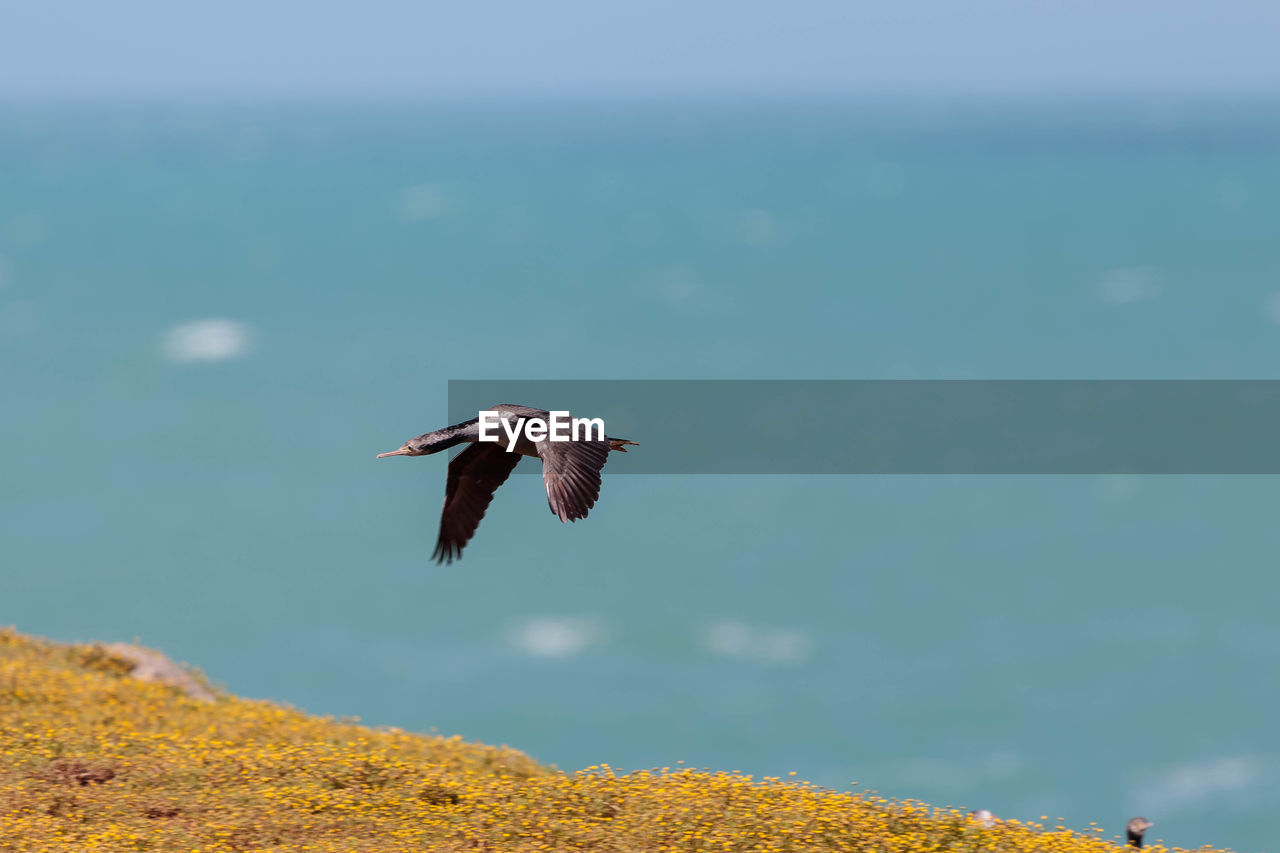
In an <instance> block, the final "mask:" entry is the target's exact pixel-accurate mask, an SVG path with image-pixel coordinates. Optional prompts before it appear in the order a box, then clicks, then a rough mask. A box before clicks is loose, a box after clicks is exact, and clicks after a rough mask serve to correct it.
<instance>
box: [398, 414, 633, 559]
mask: <svg viewBox="0 0 1280 853" xmlns="http://www.w3.org/2000/svg"><path fill="white" fill-rule="evenodd" d="M489 411H491V412H496V413H497V417H498V419H500V420H501V421H503V422H505V424H506V425H505V426H502V425H501V424H500V425H499V428H498V429H496V430H492V429H491V434H495V435H497V436H499V438H500V440H498V441H481V439H480V419H479V418H472V419H471V420H469V421H463V422H462V423H460V424H454V425H453V426H447V427H444V428H443V429H438V430H435V431H434V432H428V433H425V434H423V435H420V436H418V437H417V438H411V439H409V440H408V441H406V442H405V443H404V445H403V446H401V448H400V449H399V450H392V451H390V452H388V453H379V454H378V458H379V459H381V458H383V457H384V456H426V455H429V454H431V453H439V452H440V451H441V450H445V449H447V448H450V447H453V446H455V445H458V444H464V443H470V447H468V448H467V449H466V450H463V451H462V452H461V453H459V454H458V455H457V456H455V457H454V458H453V460H452V461H451V462H450V463H449V474H448V477H447V478H446V479H445V487H444V509H443V510H442V511H441V513H440V536H439V538H438V539H437V540H436V549H435V551H434V552H433V553H432V554H431V556H432V558H433V559H434V560H436V562H438V563H452V562H453V561H454V560H455V559H459V558H461V556H462V548H463V546H465V545H466V544H467V542H468V541H469V540H470V539H471V537H472V536H473V535H474V534H475V532H476V528H477V527H478V526H479V525H480V519H482V518H484V513H485V510H487V509H488V508H489V503H490V501H492V500H493V493H494V492H495V491H497V489H498V487H499V486H501V485H502V484H503V483H504V482H506V479H507V477H509V476H511V472H512V471H514V470H515V467H516V465H517V464H519V462H520V457H522V456H532V457H534V458H536V459H541V460H542V483H543V485H544V486H545V487H546V489H547V503H548V504H549V505H550V506H551V513H552V515H556V516H559V518H560V521H561V522H565V521H577V520H578V519H579V518H586V517H587V512H588V510H590V509H591V507H593V506H595V503H596V499H597V498H599V497H600V469H601V468H603V467H604V463H605V462H606V461H607V460H608V458H609V451H611V450H617V451H620V452H622V453H626V452H627V448H626V445H629V444H630V445H636V442H634V441H627V440H626V439H625V438H609V437H608V436H603V437H595V438H590V437H589V436H591V435H592V432H591V431H590V430H588V432H587V433H586V436H582V435H580V434H579V435H574V436H573V439H574V440H571V441H551V440H549V439H548V438H543V439H541V440H531V439H530V438H529V436H528V434H527V432H526V430H525V429H524V428H523V427H524V422H525V421H530V420H534V419H537V420H540V421H542V422H543V423H549V422H550V420H551V417H550V416H551V413H550V412H549V411H547V410H546V409H535V408H532V407H530V406H518V405H515V404H512V403H502V404H500V405H497V406H493V407H492V408H491V409H489ZM490 426H491V427H492V424H491V425H490ZM597 432H603V430H599V431H597ZM513 433H514V434H515V436H516V437H515V438H514V439H512V438H510V436H511V435H512V434H513ZM636 446H638V445H636ZM511 451H514V452H511Z"/></svg>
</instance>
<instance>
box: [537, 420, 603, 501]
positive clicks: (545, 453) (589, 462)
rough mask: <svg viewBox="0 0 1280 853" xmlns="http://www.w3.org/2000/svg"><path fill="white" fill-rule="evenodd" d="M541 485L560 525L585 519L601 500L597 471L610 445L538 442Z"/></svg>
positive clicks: (579, 442) (600, 442) (583, 442)
mask: <svg viewBox="0 0 1280 853" xmlns="http://www.w3.org/2000/svg"><path fill="white" fill-rule="evenodd" d="M538 455H539V456H541V457H542V484H543V485H544V486H545V487H546V489H547V504H548V505H549V506H550V507H551V513H552V515H556V516H558V517H559V518H560V520H561V521H577V520H578V519H580V518H586V517H587V512H588V511H589V510H590V509H591V508H592V507H593V506H595V504H596V499H597V498H599V497H600V469H602V468H603V467H604V463H605V462H606V461H607V460H608V458H609V442H608V440H604V441H540V442H538Z"/></svg>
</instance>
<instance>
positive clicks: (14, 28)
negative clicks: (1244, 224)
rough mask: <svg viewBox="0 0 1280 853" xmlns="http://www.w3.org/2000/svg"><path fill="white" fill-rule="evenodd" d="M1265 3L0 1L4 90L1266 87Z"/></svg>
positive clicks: (1271, 82) (1277, 68)
mask: <svg viewBox="0 0 1280 853" xmlns="http://www.w3.org/2000/svg"><path fill="white" fill-rule="evenodd" d="M1278 37H1280V3H1278V2H1274V0H1265V2H1248V0H1217V2H1189V0H1128V2H1118V0H1062V2H1051V1H1050V0H883V2H877V3H862V2H848V1H847V0H845V2H842V0H810V2H799V3H781V2H761V1H760V0H738V2H733V3H729V2H702V3H696V2H694V3H691V2H688V0H684V1H683V2H676V1H675V0H647V2H644V3H621V2H608V0H541V2H536V3H534V2H522V3H509V2H508V3H492V2H490V3H460V2H452V3H447V4H446V3H435V2H402V0H366V2H360V3H354V2H345V3H336V2H328V0H275V2H261V0H259V2H243V0H217V2H209V0H183V2H173V0H120V2H112V3H98V2H57V0H48V2H27V3H24V4H21V5H19V4H17V3H14V2H8V3H4V4H0V97H5V98H9V99H11V98H37V99H40V98H46V97H58V98H64V97H72V98H95V97H101V96H130V97H152V96H157V95H159V96H166V95H178V96H184V97H200V96H211V97H277V96H304V97H331V96H334V97H351V96H356V97H364V96H371V95H372V96H406V95H407V96H422V95H446V96H458V95H463V96H467V95H478V94H484V95H533V96H545V95H639V96H645V95H669V94H735V95H747V96H750V95H793V94H831V93H900V92H910V93H936V94H1007V93H1015V94H1017V93H1022V94H1025V93H1069V94H1082V93H1088V94H1097V93H1115V92H1143V93H1149V92H1157V93H1172V94H1189V93H1206V92H1221V91H1244V92H1255V93H1256V92H1260V91H1261V92H1268V93H1275V92H1280V50H1277V49H1276V44H1277V39H1278Z"/></svg>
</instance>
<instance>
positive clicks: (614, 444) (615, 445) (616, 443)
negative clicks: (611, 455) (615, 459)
mask: <svg viewBox="0 0 1280 853" xmlns="http://www.w3.org/2000/svg"><path fill="white" fill-rule="evenodd" d="M624 444H633V445H635V446H636V447H639V446H640V442H638V441H627V440H626V439H625V438H611V439H609V449H610V450H617V451H619V452H620V453H626V452H627V449H626V448H625V447H623V446H622V445H624Z"/></svg>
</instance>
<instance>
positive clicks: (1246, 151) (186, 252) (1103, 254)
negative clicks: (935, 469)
mask: <svg viewBox="0 0 1280 853" xmlns="http://www.w3.org/2000/svg"><path fill="white" fill-rule="evenodd" d="M1278 224H1280V104H1277V103H1258V102H1255V103H1243V102H1242V103H1231V104H1200V105H1180V104H1176V103H1168V102H1162V103H1144V102H1133V103H1119V102H1117V103H1113V104H1088V103H1075V104H1056V105H1054V104H1049V105H1045V104H1040V105H1026V104H1024V105H1018V104H1007V105H999V104H967V105H945V104H923V103H916V104H896V105H895V104H889V103H811V104H805V105H781V104H775V105H751V104H719V105H718V104H693V103H689V104H647V105H639V104H638V105H631V106H625V107H624V106H616V105H615V106H603V105H589V104H580V105H535V104H523V105H505V106H504V105H498V104H493V105H488V106H483V107H460V106H456V105H454V106H448V105H419V106H409V105H405V106H399V107H391V106H383V107H376V108H373V107H370V108H354V107H352V108H342V107H322V106H282V107H278V108H276V107H266V106H262V107H253V108H249V107H245V108H231V107H227V108H195V107H161V106H156V107H137V106H134V107H119V108H111V107H105V106H99V107H82V108H76V107H60V108H52V107H47V108H46V107H18V106H12V105H10V106H6V107H3V108H0V390H2V391H3V400H4V408H3V412H4V416H3V418H0V471H2V472H3V479H2V480H0V541H3V543H4V544H3V556H2V557H0V623H9V624H14V625H16V626H17V627H18V628H20V629H21V630H24V631H28V632H34V633H38V634H43V635H47V636H51V637H55V638H59V639H68V640H89V639H101V640H130V639H133V638H138V639H140V640H141V641H142V642H144V643H146V644H149V645H152V646H156V647H159V648H161V649H164V650H165V651H166V652H168V653H169V654H171V655H173V656H174V657H176V658H178V659H181V660H186V661H189V662H192V663H194V664H196V665H198V666H200V667H202V668H203V669H204V670H205V671H206V672H207V673H208V674H209V675H210V676H211V677H212V679H213V680H214V681H216V682H219V683H222V684H224V685H225V686H226V687H228V688H229V689H231V690H233V691H235V692H237V693H240V694H243V695H247V696H255V697H267V698H272V699H276V700H280V701H284V702H288V703H291V704H294V705H297V706H300V707H302V708H305V709H307V710H309V711H313V712H317V713H325V714H337V715H359V716H360V717H361V718H363V719H364V720H365V721H367V722H370V723H376V724H392V725H397V726H402V727H405V728H408V729H416V730H428V729H433V728H434V729H436V730H438V731H440V732H443V733H450V734H452V733H460V734H462V735H464V736H466V737H467V738H470V739H477V740H482V741H487V742H491V743H507V744H511V745H513V746H516V747H519V748H521V749H523V750H526V751H527V752H529V753H531V754H532V755H534V756H536V757H537V758H540V759H542V760H544V761H547V762H551V763H555V764H557V765H559V766H561V767H563V768H566V769H574V768H578V767H582V766H586V765H589V764H595V763H599V762H608V763H610V764H612V765H614V766H616V767H620V768H625V769H630V768H641V767H651V766H662V765H673V764H675V763H676V762H679V761H683V762H685V763H686V764H689V765H695V766H709V767H714V768H719V769H737V770H742V771H744V772H751V773H761V774H769V775H785V774H786V773H787V772H788V771H792V770H794V771H796V772H797V774H798V775H799V776H800V777H802V778H806V779H809V780H812V781H814V782H816V783H819V784H823V785H828V786H832V787H837V788H845V787H848V786H849V785H850V784H852V783H854V782H857V783H859V784H860V785H861V786H862V787H866V788H871V789H875V790H878V791H880V792H881V793H883V794H885V795H889V796H898V797H912V798H920V799H924V800H926V801H929V802H931V803H935V804H938V805H956V806H960V807H964V808H988V809H991V810H992V811H994V812H995V813H996V814H997V815H1000V816H1005V817H1014V818H1019V819H1032V820H1034V819H1038V818H1039V817H1040V816H1041V815H1047V816H1048V817H1049V818H1050V819H1054V818H1058V817H1061V818H1063V819H1064V820H1065V821H1066V823H1067V824H1068V825H1069V826H1073V827H1077V828H1084V827H1086V826H1087V825H1088V823H1089V822H1090V821H1097V822H1098V823H1099V824H1100V825H1102V826H1103V827H1104V828H1105V829H1106V830H1107V834H1113V833H1118V832H1120V831H1121V829H1122V827H1123V823H1124V821H1125V820H1126V819H1127V818H1129V817H1130V816H1132V815H1134V814H1139V813H1141V814H1144V815H1146V816H1147V817H1149V818H1151V819H1152V820H1154V821H1155V822H1156V828H1155V830H1153V832H1152V833H1151V834H1152V836H1154V837H1159V838H1163V839H1165V840H1167V841H1168V842H1170V843H1174V844H1178V845H1181V846H1187V847H1194V846H1196V845H1200V844H1206V843H1211V844H1215V845H1227V846H1232V847H1235V848H1237V849H1239V850H1242V851H1252V850H1263V849H1267V848H1273V849H1274V839H1275V838H1276V837H1277V833H1280V808H1278V806H1280V727H1278V726H1277V725H1276V723H1275V720H1276V718H1277V711H1278V710H1280V677H1277V675H1278V672H1277V667H1278V664H1277V661H1280V617H1278V616H1277V600H1278V599H1280V581H1278V580H1277V573H1276V571H1275V566H1276V555H1277V553H1280V526H1278V525H1277V524H1276V507H1277V506H1278V505H1280V501H1278V499H1280V483H1278V482H1277V481H1276V479H1275V478H1272V477H1209V476H1201V477H1154V476H1153V477H1121V476H1108V477H1101V476H1100V477H1090V476H1077V477H1048V476H1045V477H1030V476H1028V477H926V476H915V477H853V476H845V477H837V476H831V477H781V476H777V477H746V476H718V477H709V476H703V477H695V476H685V477H674V476H672V477H658V476H647V477H646V476H615V477H612V478H610V477H608V476H606V482H605V487H604V492H603V495H602V500H601V502H600V503H599V505H598V506H597V507H596V509H595V510H593V512H592V514H591V518H590V519H588V520H587V521H585V522H581V523H579V524H576V525H560V524H558V523H556V522H555V520H554V519H553V518H552V517H551V516H550V514H549V513H548V512H547V511H546V508H545V500H544V498H543V495H542V488H541V485H540V483H539V482H538V480H537V478H535V477H517V478H514V479H513V480H512V481H511V483H510V484H508V485H507V486H505V487H504V488H503V490H502V491H501V492H500V493H499V495H498V497H497V498H496V500H495V502H494V505H493V507H492V508H491V509H490V511H489V515H488V517H487V518H486V519H485V521H484V523H483V524H482V525H481V527H480V531H479V533H478V535H477V538H476V539H475V540H474V541H473V543H472V544H471V545H470V546H469V548H468V550H467V552H466V556H465V558H464V560H463V561H462V562H461V563H460V564H455V565H454V566H452V567H437V566H435V565H434V564H431V563H429V562H428V555H429V553H430V551H431V548H432V546H433V545H434V539H435V534H436V525H437V520H438V512H439V506H440V497H441V494H442V491H443V483H444V466H445V464H446V463H445V459H444V458H443V457H433V458H428V459H412V460H404V459H393V460H383V461H381V462H377V463H375V462H374V459H373V456H374V454H375V453H377V452H379V451H384V450H390V449H393V448H395V447H397V446H399V444H400V442H401V441H403V440H404V439H406V438H408V437H410V436H413V435H416V434H418V433H420V432H424V431H426V430H429V429H433V428H435V427H438V426H441V425H443V424H444V423H445V422H446V404H447V400H446V395H445V392H446V382H447V380H449V379H502V378H517V379H538V378H550V379H572V378H589V379H614V378H629V379H665V378H672V379H680V378H714V379H789V378H805V379H826V378H838V379H860V378H1018V379H1035V378H1085V379H1105V378H1278V377H1280V240H1277V239H1276V237H1277V225H1278ZM495 402H496V401H495ZM519 402H527V403H530V404H534V405H540V406H553V405H554V403H553V401H542V400H527V401H519ZM670 417H671V418H678V417H679V413H678V412H672V413H671V414H670ZM800 426H802V427H803V428H798V429H797V434H796V436H795V440H796V441H805V442H821V441H823V440H824V438H823V433H822V430H821V425H820V424H815V425H812V426H811V425H810V424H809V423H808V422H804V423H803V424H800ZM628 437H629V438H633V439H636V440H638V441H640V442H641V443H642V444H643V443H644V441H645V438H646V436H644V435H631V436H628ZM644 449H645V448H644V447H641V448H639V449H638V451H637V452H643V451H644ZM615 467H620V466H615Z"/></svg>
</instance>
